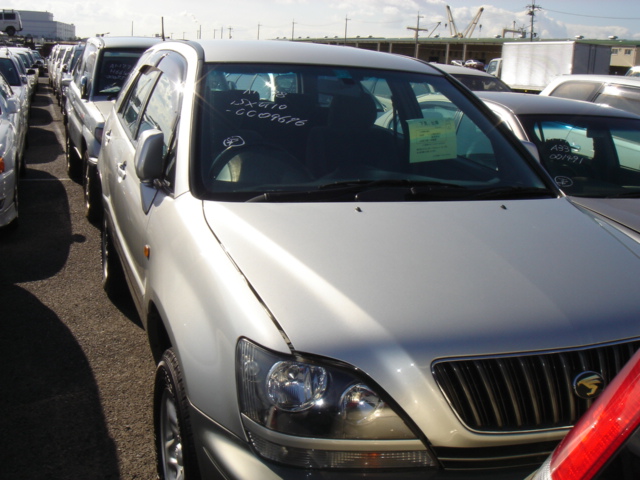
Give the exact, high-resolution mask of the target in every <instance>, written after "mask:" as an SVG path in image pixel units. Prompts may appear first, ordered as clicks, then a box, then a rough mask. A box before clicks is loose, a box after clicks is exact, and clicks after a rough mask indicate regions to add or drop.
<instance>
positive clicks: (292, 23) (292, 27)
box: [291, 19, 296, 42]
mask: <svg viewBox="0 0 640 480" xmlns="http://www.w3.org/2000/svg"><path fill="white" fill-rule="evenodd" d="M295 27H296V21H295V19H294V20H292V21H291V41H292V42H293V30H294V28H295Z"/></svg>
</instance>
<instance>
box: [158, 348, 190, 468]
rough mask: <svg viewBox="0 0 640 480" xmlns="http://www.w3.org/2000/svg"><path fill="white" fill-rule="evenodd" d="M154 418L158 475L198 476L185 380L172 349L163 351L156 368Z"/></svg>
mask: <svg viewBox="0 0 640 480" xmlns="http://www.w3.org/2000/svg"><path fill="white" fill-rule="evenodd" d="M153 417H154V427H155V442H156V461H157V464H158V478H159V479H160V480H193V479H199V478H200V473H199V470H198V464H197V460H196V456H195V448H194V446H193V434H192V432H191V424H190V420H189V410H188V401H187V395H186V390H185V387H184V379H183V377H182V371H181V369H180V364H179V363H178V359H177V357H176V355H175V353H174V351H173V349H168V350H167V351H165V352H164V354H163V355H162V358H161V359H160V363H159V364H158V368H157V370H156V380H155V390H154V402H153Z"/></svg>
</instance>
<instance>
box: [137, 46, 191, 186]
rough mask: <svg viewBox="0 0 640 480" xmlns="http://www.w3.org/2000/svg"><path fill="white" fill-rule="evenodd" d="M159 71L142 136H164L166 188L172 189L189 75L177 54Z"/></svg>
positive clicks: (141, 128)
mask: <svg viewBox="0 0 640 480" xmlns="http://www.w3.org/2000/svg"><path fill="white" fill-rule="evenodd" d="M158 67H159V68H160V69H162V73H161V74H160V77H159V78H158V79H157V81H156V82H155V86H154V87H153V91H152V92H151V95H150V96H149V100H148V101H147V105H146V107H145V109H144V112H143V114H142V118H141V119H140V125H139V127H138V134H137V135H140V133H141V132H143V131H144V130H146V129H149V128H156V129H158V130H160V131H161V132H162V133H163V136H164V148H163V155H164V159H163V160H164V168H165V177H164V184H165V186H166V187H167V188H168V189H171V188H172V186H173V182H174V180H175V159H176V157H175V152H176V143H177V140H176V136H175V135H174V133H175V131H176V128H177V125H178V121H179V114H180V106H181V104H182V91H183V88H182V86H183V83H184V77H185V74H186V62H185V61H184V59H183V58H182V57H181V56H179V55H175V54H169V55H168V56H166V57H164V58H163V59H162V60H161V61H160V63H159V64H158Z"/></svg>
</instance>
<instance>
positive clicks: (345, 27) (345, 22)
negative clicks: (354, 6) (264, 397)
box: [344, 15, 351, 45]
mask: <svg viewBox="0 0 640 480" xmlns="http://www.w3.org/2000/svg"><path fill="white" fill-rule="evenodd" d="M349 20H351V19H350V18H347V16H346V15H345V16H344V44H345V45H346V44H347V22H348V21H349Z"/></svg>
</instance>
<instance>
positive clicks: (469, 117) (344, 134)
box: [192, 64, 556, 201]
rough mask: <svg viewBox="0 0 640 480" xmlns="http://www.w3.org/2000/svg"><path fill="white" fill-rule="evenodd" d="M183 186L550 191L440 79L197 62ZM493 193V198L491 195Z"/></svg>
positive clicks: (257, 195) (205, 189) (233, 194)
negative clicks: (190, 152) (188, 181)
mask: <svg viewBox="0 0 640 480" xmlns="http://www.w3.org/2000/svg"><path fill="white" fill-rule="evenodd" d="M198 88H199V95H198V98H199V102H198V103H199V105H198V114H197V117H198V118H197V126H196V130H197V131H196V132H195V133H194V135H193V136H192V138H194V139H195V140H194V141H195V142H196V144H195V152H196V155H195V156H194V159H195V160H194V162H193V164H192V168H193V171H192V180H193V187H194V188H193V190H194V193H195V194H196V195H198V196H199V197H201V198H206V199H217V200H231V201H246V200H253V201H343V200H344V201H349V200H351V201H353V200H354V199H358V200H370V201H403V200H408V201H409V200H423V199H425V200H431V199H445V200H446V199H454V200H460V199H464V200H471V199H488V198H495V197H498V198H505V197H509V196H510V195H511V196H514V197H518V198H523V197H530V198H535V197H540V196H547V197H548V196H554V195H556V193H555V192H554V191H553V189H552V190H549V189H548V185H546V184H545V181H544V180H542V177H541V176H539V175H538V174H536V173H535V171H534V169H532V168H531V166H530V164H529V163H528V162H527V161H526V160H525V159H524V158H523V156H522V155H521V153H519V152H518V151H516V148H515V147H514V146H513V144H512V143H510V142H509V141H508V140H507V139H505V137H503V135H502V134H501V133H500V132H499V131H498V130H497V129H496V127H495V125H494V124H493V123H492V122H491V120H489V118H488V117H487V116H486V115H484V114H483V113H482V112H480V111H479V110H478V108H477V107H476V106H475V105H474V104H473V102H472V101H470V100H469V98H467V96H466V95H465V94H464V93H462V91H460V90H458V89H457V88H456V87H454V85H453V84H452V83H451V82H450V80H448V79H447V78H445V77H441V76H438V75H422V74H412V73H402V72H391V71H384V70H380V71H379V70H370V69H358V68H349V67H330V66H328V67H324V66H312V65H309V66H300V65H296V66H291V65H240V64H207V65H205V66H204V71H203V76H202V78H201V80H200V82H199V87H198ZM501 196H502V197H501Z"/></svg>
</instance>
